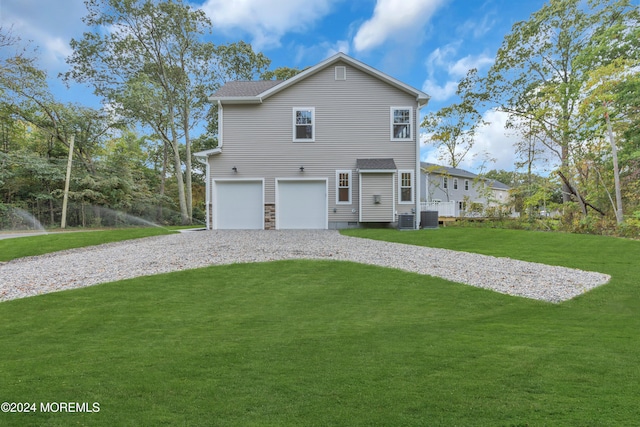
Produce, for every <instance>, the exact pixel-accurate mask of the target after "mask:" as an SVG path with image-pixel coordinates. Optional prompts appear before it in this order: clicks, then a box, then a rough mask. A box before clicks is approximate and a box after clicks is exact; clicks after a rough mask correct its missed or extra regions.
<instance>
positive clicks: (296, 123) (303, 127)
mask: <svg viewBox="0 0 640 427" xmlns="http://www.w3.org/2000/svg"><path fill="white" fill-rule="evenodd" d="M315 116H316V109H315V108H313V107H304V108H294V109H293V141H294V142H313V141H315V139H316V126H315V121H316V117H315Z"/></svg>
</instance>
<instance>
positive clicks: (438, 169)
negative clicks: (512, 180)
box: [420, 162, 511, 190]
mask: <svg viewBox="0 0 640 427" xmlns="http://www.w3.org/2000/svg"><path fill="white" fill-rule="evenodd" d="M420 168H422V169H426V171H427V172H428V173H434V174H438V175H451V176H457V177H461V178H471V179H476V178H478V175H476V174H475V173H472V172H469V171H466V170H464V169H459V168H450V167H448V166H440V165H436V164H434V163H426V162H420ZM481 179H483V180H485V181H486V182H487V184H489V186H490V187H491V188H496V189H500V190H510V189H511V187H509V186H508V185H505V184H503V183H501V182H500V181H496V180H495V179H486V178H481Z"/></svg>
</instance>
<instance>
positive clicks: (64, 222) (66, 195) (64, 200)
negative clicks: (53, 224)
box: [60, 135, 75, 229]
mask: <svg viewBox="0 0 640 427" xmlns="http://www.w3.org/2000/svg"><path fill="white" fill-rule="evenodd" d="M74 141H75V135H71V136H70V137H69V159H68V160H67V178H66V179H65V181H64V196H63V198H62V221H61V222H60V228H62V229H65V228H67V202H68V201H69V181H70V180H71V164H72V163H73V143H74Z"/></svg>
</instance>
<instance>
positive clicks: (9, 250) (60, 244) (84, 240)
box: [0, 227, 177, 261]
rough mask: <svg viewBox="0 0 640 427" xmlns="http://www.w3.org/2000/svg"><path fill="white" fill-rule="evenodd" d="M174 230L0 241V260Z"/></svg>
mask: <svg viewBox="0 0 640 427" xmlns="http://www.w3.org/2000/svg"><path fill="white" fill-rule="evenodd" d="M175 228H177V227H170V228H163V227H148V228H118V229H113V230H96V231H94V230H87V231H84V230H83V231H68V232H64V233H52V234H39V235H35V236H29V237H17V238H13V239H2V240H0V261H10V260H12V259H15V258H22V257H25V256H33V255H42V254H47V253H50V252H56V251H61V250H64V249H74V248H82V247H85V246H92V245H99V244H102V243H110V242H118V241H121V240H130V239H138V238H141V237H149V236H159V235H163V234H171V233H174V231H172V229H175Z"/></svg>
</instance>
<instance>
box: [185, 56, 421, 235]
mask: <svg viewBox="0 0 640 427" xmlns="http://www.w3.org/2000/svg"><path fill="white" fill-rule="evenodd" d="M210 100H211V102H215V103H217V105H218V123H219V134H218V144H219V145H218V147H217V148H215V149H212V150H207V151H202V152H199V153H196V157H198V158H200V159H201V161H203V162H204V163H206V166H207V211H208V213H207V227H208V228H213V229H226V228H257V229H270V228H276V229H299V228H311V229H318V228H319V229H323V228H324V229H326V228H345V227H356V226H359V225H362V224H363V223H386V224H389V225H393V224H395V223H396V222H397V220H398V215H402V214H414V215H415V227H416V228H417V227H418V226H419V217H420V215H419V214H418V213H419V212H420V198H419V197H418V195H419V194H420V191H421V190H420V181H419V179H418V177H419V176H420V162H419V128H418V126H419V110H420V108H421V107H423V106H424V105H426V104H427V102H428V100H429V97H428V95H427V94H425V93H423V92H421V91H419V90H417V89H414V88H412V87H410V86H408V85H406V84H404V83H402V82H400V81H398V80H396V79H394V78H392V77H390V76H388V75H386V74H383V73H381V72H380V71H378V70H376V69H374V68H372V67H369V66H368V65H366V64H364V63H362V62H360V61H357V60H355V59H353V58H351V57H349V56H347V55H345V54H343V53H338V54H336V55H334V56H332V57H331V58H329V59H327V60H325V61H323V62H321V63H320V64H318V65H316V66H314V67H311V68H308V69H307V70H305V71H303V72H301V73H300V74H298V75H296V76H295V77H293V78H291V79H289V80H286V81H260V82H230V83H228V84H226V85H224V86H223V87H222V88H220V90H218V92H216V93H215V94H213V96H212V97H211V98H210ZM259 218H261V220H260V219H259Z"/></svg>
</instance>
